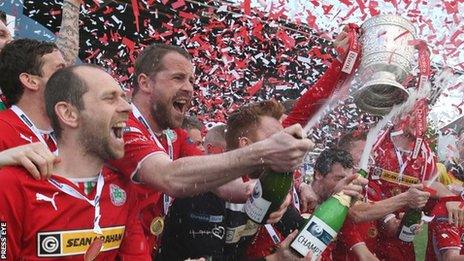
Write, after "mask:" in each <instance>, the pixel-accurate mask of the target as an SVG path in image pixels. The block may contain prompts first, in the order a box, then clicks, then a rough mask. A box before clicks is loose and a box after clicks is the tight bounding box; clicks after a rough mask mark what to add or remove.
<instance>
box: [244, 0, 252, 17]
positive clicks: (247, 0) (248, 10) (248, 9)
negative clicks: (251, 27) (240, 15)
mask: <svg viewBox="0 0 464 261" xmlns="http://www.w3.org/2000/svg"><path fill="white" fill-rule="evenodd" d="M243 12H244V13H245V14H246V15H250V14H251V0H244V1H243Z"/></svg>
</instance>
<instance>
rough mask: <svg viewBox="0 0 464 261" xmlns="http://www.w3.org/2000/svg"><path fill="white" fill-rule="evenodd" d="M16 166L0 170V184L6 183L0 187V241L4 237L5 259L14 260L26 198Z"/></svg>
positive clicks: (18, 253) (18, 243)
mask: <svg viewBox="0 0 464 261" xmlns="http://www.w3.org/2000/svg"><path fill="white" fill-rule="evenodd" d="M15 169H17V168H4V169H2V170H0V184H8V185H7V186H3V187H2V189H0V199H1V200H0V231H1V232H2V233H0V239H1V240H0V241H1V242H2V243H3V238H4V237H6V254H5V257H6V258H5V259H6V260H15V259H16V258H18V257H20V256H21V241H22V240H21V239H22V235H23V226H22V224H23V221H24V209H25V204H24V202H27V200H28V199H26V198H25V197H24V193H23V192H22V184H21V182H20V180H19V176H20V175H25V174H24V173H19V172H18V171H14V170H15ZM1 255H2V258H1V259H3V253H1Z"/></svg>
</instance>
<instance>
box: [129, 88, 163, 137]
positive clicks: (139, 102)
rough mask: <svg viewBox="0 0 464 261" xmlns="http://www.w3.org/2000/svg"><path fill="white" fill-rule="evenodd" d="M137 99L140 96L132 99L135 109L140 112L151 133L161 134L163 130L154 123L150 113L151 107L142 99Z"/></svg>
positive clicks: (147, 101)
mask: <svg viewBox="0 0 464 261" xmlns="http://www.w3.org/2000/svg"><path fill="white" fill-rule="evenodd" d="M139 97H140V96H138V95H136V96H134V99H133V100H132V101H133V103H134V105H135V107H137V109H138V110H139V111H140V113H141V114H142V116H143V117H144V118H145V120H146V121H147V123H148V125H149V126H150V128H151V129H152V130H153V132H155V133H156V134H160V133H162V132H163V129H161V128H160V127H159V126H158V123H156V121H155V120H154V119H153V116H152V115H151V112H150V108H151V105H150V102H149V100H148V99H142V98H139Z"/></svg>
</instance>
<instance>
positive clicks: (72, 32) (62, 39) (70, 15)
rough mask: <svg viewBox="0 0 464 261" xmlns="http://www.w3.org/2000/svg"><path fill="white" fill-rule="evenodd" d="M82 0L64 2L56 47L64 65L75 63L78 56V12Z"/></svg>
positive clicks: (65, 0)
mask: <svg viewBox="0 0 464 261" xmlns="http://www.w3.org/2000/svg"><path fill="white" fill-rule="evenodd" d="M81 3H82V0H64V2H63V11H62V14H63V18H62V20H61V28H60V32H59V33H58V36H57V39H56V45H57V46H58V48H59V49H60V51H61V53H62V54H63V57H64V60H65V61H66V65H68V66H69V65H72V64H74V63H75V62H76V59H77V57H78V55H79V10H80V5H81Z"/></svg>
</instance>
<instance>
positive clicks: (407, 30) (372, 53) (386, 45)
mask: <svg viewBox="0 0 464 261" xmlns="http://www.w3.org/2000/svg"><path fill="white" fill-rule="evenodd" d="M361 29H362V35H361V43H362V58H361V64H360V66H359V70H358V77H359V78H358V82H361V87H360V88H359V89H357V90H356V91H355V93H354V94H353V96H354V100H355V103H356V105H357V106H358V107H359V108H360V109H361V110H364V111H367V112H370V113H372V114H375V115H385V114H387V113H389V112H390V111H391V109H392V107H393V106H394V105H396V104H400V103H403V102H404V101H406V99H407V98H408V96H409V93H408V91H407V90H406V88H405V87H404V86H403V85H402V83H403V81H404V80H405V79H406V77H407V76H408V75H410V74H411V71H412V66H413V65H412V61H414V53H415V48H414V46H413V45H411V44H410V43H409V41H411V40H413V39H415V38H416V29H415V28H414V26H413V25H412V24H411V23H410V22H409V21H408V20H406V19H404V18H402V17H399V16H396V15H379V16H375V17H372V18H370V19H368V20H367V21H366V22H364V24H363V25H362V26H361Z"/></svg>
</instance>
